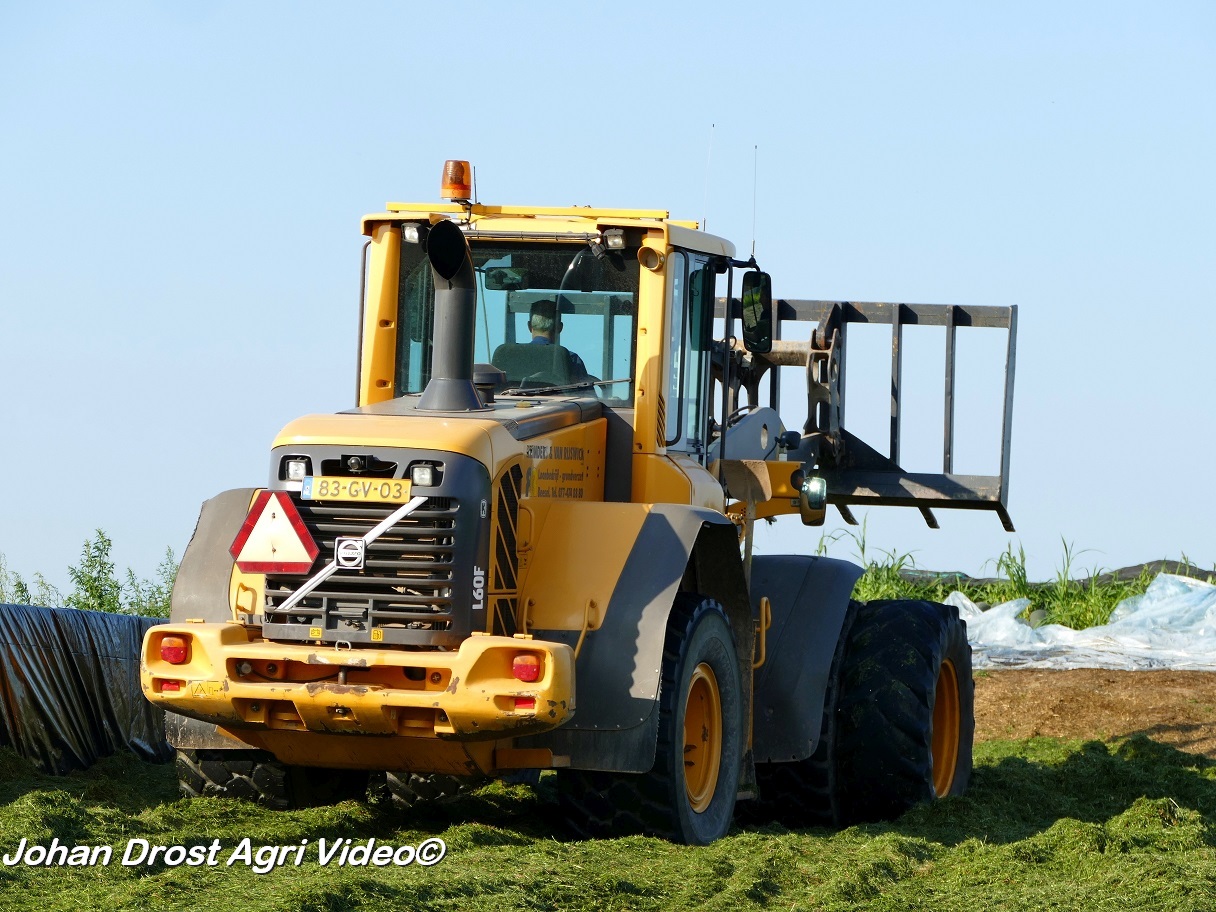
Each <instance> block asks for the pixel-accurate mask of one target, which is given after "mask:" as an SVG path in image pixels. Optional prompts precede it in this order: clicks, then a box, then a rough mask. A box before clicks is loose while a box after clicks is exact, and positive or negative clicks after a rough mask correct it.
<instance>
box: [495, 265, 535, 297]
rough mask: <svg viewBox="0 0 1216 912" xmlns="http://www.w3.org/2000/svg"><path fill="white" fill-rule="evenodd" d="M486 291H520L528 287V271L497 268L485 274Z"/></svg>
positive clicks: (503, 267) (506, 267)
mask: <svg viewBox="0 0 1216 912" xmlns="http://www.w3.org/2000/svg"><path fill="white" fill-rule="evenodd" d="M485 283H486V291H519V290H520V289H521V288H527V287H528V271H527V270H526V269H512V268H511V267H510V266H495V267H494V268H493V269H487V270H486V272H485Z"/></svg>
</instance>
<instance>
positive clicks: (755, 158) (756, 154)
mask: <svg viewBox="0 0 1216 912" xmlns="http://www.w3.org/2000/svg"><path fill="white" fill-rule="evenodd" d="M759 159H760V146H758V145H755V146H752V259H753V260H754V259H755V258H756V175H757V173H759V166H758V162H759Z"/></svg>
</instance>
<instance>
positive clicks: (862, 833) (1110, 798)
mask: <svg viewBox="0 0 1216 912" xmlns="http://www.w3.org/2000/svg"><path fill="white" fill-rule="evenodd" d="M52 835H54V836H58V837H59V838H60V840H67V841H73V842H80V843H88V844H93V845H95V844H110V845H115V846H118V847H119V850H120V851H121V846H123V845H125V843H126V840H127V839H128V838H131V837H142V838H146V839H148V840H150V841H151V842H153V843H165V844H172V843H184V844H208V843H210V841H211V840H212V839H219V840H220V842H221V844H222V845H223V846H224V851H223V852H221V854H220V858H221V860H223V858H224V857H225V856H226V854H227V853H228V852H229V851H231V849H232V848H234V847H235V846H236V845H237V844H238V843H239V841H240V840H241V839H242V838H244V837H246V836H248V837H251V838H252V839H253V840H254V842H255V843H256V844H260V843H270V844H298V843H299V841H300V840H302V839H309V840H310V841H311V842H310V845H313V846H315V845H316V842H317V840H318V839H319V838H321V837H325V838H326V839H329V840H332V839H335V838H340V837H351V838H355V839H367V838H369V837H373V836H374V837H376V838H377V839H380V840H383V841H387V842H389V843H392V844H398V845H399V844H406V843H411V844H417V843H419V842H420V841H422V840H423V839H426V838H428V837H433V836H438V837H440V838H442V839H444V840H445V841H446V842H447V846H448V852H447V856H446V858H444V860H443V861H441V862H440V863H439V864H437V865H435V866H434V867H430V868H421V867H418V866H416V865H414V866H410V867H405V868H392V867H388V868H370V867H368V868H356V867H338V866H336V865H333V864H331V865H330V866H328V867H321V866H319V865H318V864H317V863H316V862H315V857H316V855H315V852H314V853H311V854H310V855H309V860H308V861H306V862H305V864H304V865H302V866H301V867H299V868H296V867H287V868H279V869H276V870H274V871H272V872H271V873H268V874H266V875H264V876H260V875H257V874H255V873H253V872H252V871H251V870H249V869H248V868H244V867H242V866H237V867H232V868H224V867H218V868H196V869H188V868H184V867H182V868H166V867H164V866H163V865H160V866H156V867H152V868H147V867H137V868H124V867H122V866H120V865H119V864H118V858H117V856H116V858H115V860H114V862H113V863H112V864H111V865H110V866H108V867H96V868H77V869H67V868H62V869H35V868H26V867H13V868H2V867H0V909H5V910H7V909H14V910H16V909H39V910H45V912H53V910H61V909H63V910H66V909H114V908H122V909H149V910H151V909H196V910H214V912H219V910H230V909H271V910H280V909H281V910H293V909H303V910H327V912H336V910H345V909H356V908H382V909H392V910H394V912H397V910H406V909H415V908H427V909H437V910H444V909H453V910H455V909H473V910H493V912H503V910H511V909H526V910H546V909H656V910H658V909H701V908H705V909H751V908H768V909H781V910H789V909H855V908H859V907H864V908H867V909H879V910H887V909H889V910H905V909H933V910H967V912H973V910H975V909H977V908H982V909H984V910H1014V909H1027V910H1031V909H1033V910H1040V909H1045V908H1051V909H1086V910H1089V909H1118V910H1129V909H1160V910H1171V912H1175V910H1201V909H1202V910H1210V909H1212V908H1213V907H1214V906H1216V762H1213V761H1207V760H1204V759H1203V758H1199V757H1195V756H1192V755H1188V754H1184V753H1180V752H1178V751H1176V750H1173V749H1171V748H1169V747H1164V746H1161V745H1158V744H1156V743H1154V742H1152V741H1149V740H1147V739H1145V738H1143V737H1136V738H1132V739H1130V740H1127V741H1125V742H1112V743H1110V744H1103V743H1100V742H1087V743H1080V742H1058V741H1052V740H1046V739H1036V740H1032V741H1026V742H1017V743H1012V742H988V743H984V744H980V745H977V765H976V770H975V774H974V777H973V780H972V787H971V789H970V791H969V793H968V795H967V796H966V797H964V798H955V799H948V800H946V801H942V802H938V803H937V804H935V805H932V806H928V807H923V808H918V809H915V810H914V811H912V812H910V813H909V814H907V815H905V816H904V817H903V818H902V819H900V820H899V821H897V822H895V823H893V824H887V825H875V826H866V827H855V828H852V829H849V830H845V831H843V832H838V833H833V832H829V831H826V830H815V829H812V830H806V831H790V830H786V829H784V828H781V827H776V826H773V827H763V828H746V829H738V830H735V831H733V832H732V833H731V834H730V835H729V836H728V837H727V838H725V839H723V840H721V841H719V842H718V843H716V844H714V845H712V846H708V847H704V848H697V847H687V846H676V845H671V844H669V843H666V842H663V841H660V840H655V839H649V838H641V837H635V838H626V839H615V840H602V841H598V842H576V841H570V840H569V839H568V838H567V837H566V836H565V835H564V834H563V831H562V828H561V826H560V821H558V819H557V815H556V806H555V803H554V800H553V795H552V791H551V787H550V782H549V781H548V779H547V778H546V779H545V780H542V783H541V786H540V788H539V789H536V790H532V789H529V788H526V787H523V786H513V787H508V786H504V785H502V784H494V785H490V786H487V787H486V788H484V789H482V790H481V791H480V792H478V793H476V794H475V795H473V796H471V797H468V798H463V799H461V800H459V801H457V802H454V803H452V804H449V805H445V806H442V807H439V808H435V809H432V810H430V811H427V812H416V813H415V814H413V815H411V816H409V817H401V816H398V815H396V814H394V813H393V812H392V811H391V810H390V809H389V808H387V807H384V806H381V805H375V804H364V803H356V802H347V803H344V804H341V805H337V806H335V807H331V808H320V809H314V810H308V811H296V812H290V813H274V812H270V811H265V810H262V809H260V808H257V807H251V806H248V805H243V804H240V803H236V802H230V801H225V800H218V799H202V800H195V801H192V802H186V801H180V800H178V799H177V798H176V797H175V795H174V780H173V771H172V769H171V768H170V767H167V766H151V765H147V764H143V763H140V762H138V761H136V760H134V759H132V758H130V757H113V758H109V759H107V760H105V761H103V762H102V763H101V764H99V765H98V766H96V767H95V768H93V769H92V770H89V771H88V772H86V773H81V774H78V775H74V776H69V777H65V778H51V777H46V776H41V775H39V774H38V773H36V772H34V771H33V770H32V768H31V767H29V766H28V765H27V764H25V763H24V762H23V761H20V760H18V759H16V758H15V757H14V756H13V755H12V754H10V753H7V752H0V850H3V851H4V852H11V851H12V848H13V846H14V845H15V844H16V842H17V841H18V840H19V839H20V838H21V837H22V836H25V837H27V838H29V839H31V840H35V841H38V840H42V841H49V839H50V838H51V836H52Z"/></svg>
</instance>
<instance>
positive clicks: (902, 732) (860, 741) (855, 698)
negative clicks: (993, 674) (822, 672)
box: [746, 601, 975, 827]
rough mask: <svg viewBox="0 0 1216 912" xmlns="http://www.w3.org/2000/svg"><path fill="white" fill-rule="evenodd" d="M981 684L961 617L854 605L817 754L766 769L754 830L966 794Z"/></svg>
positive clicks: (844, 819)
mask: <svg viewBox="0 0 1216 912" xmlns="http://www.w3.org/2000/svg"><path fill="white" fill-rule="evenodd" d="M974 695H975V690H974V682H973V681H972V679H971V648H970V646H968V644H967V626H966V623H965V622H963V621H962V620H961V619H960V618H959V616H958V610H957V609H955V608H952V607H950V606H948V605H939V604H937V603H935V602H923V601H875V602H869V603H858V602H852V603H850V605H849V610H848V614H847V615H846V617H845V623H844V627H843V629H842V630H841V639H840V642H839V643H838V644H837V647H836V656H835V658H834V659H833V661H832V669H831V673H830V675H829V680H828V691H827V695H826V698H825V704H824V712H823V727H822V730H821V733H820V739H819V744H818V745H817V747H816V749H815V753H814V754H813V755H811V756H810V757H809V758H807V759H806V760H801V761H798V762H795V763H765V764H758V765H757V767H756V780H757V785H758V786H759V792H760V794H759V798H758V799H757V800H756V801H754V802H750V803H749V805H750V806H748V807H747V815H746V819H747V820H748V821H750V822H759V821H761V820H764V821H767V820H776V821H779V822H781V823H783V824H785V825H786V826H790V827H806V826H825V827H831V826H850V825H852V824H855V823H864V822H870V821H875V820H889V819H892V818H894V817H898V816H899V815H900V814H902V813H903V812H904V811H906V810H908V809H909V808H910V807H912V806H913V805H915V804H918V803H921V802H926V801H932V800H934V798H938V797H945V796H946V795H959V794H962V792H963V791H964V790H965V789H966V787H967V782H968V780H969V778H970V776H971V745H972V737H973V734H974V730H975V710H974Z"/></svg>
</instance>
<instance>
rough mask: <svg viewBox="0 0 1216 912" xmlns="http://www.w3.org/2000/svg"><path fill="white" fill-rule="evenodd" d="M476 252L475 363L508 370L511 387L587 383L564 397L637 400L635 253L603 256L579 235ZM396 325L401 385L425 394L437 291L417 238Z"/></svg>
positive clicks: (490, 244) (476, 245)
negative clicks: (574, 240) (577, 238)
mask: <svg viewBox="0 0 1216 912" xmlns="http://www.w3.org/2000/svg"><path fill="white" fill-rule="evenodd" d="M470 249H471V251H472V254H473V267H474V270H475V272H476V277H477V328H476V332H475V342H474V361H475V362H477V363H489V364H493V365H494V366H495V367H497V368H499V369H500V370H502V371H503V372H504V373H505V374H506V375H507V383H506V386H507V387H509V388H518V389H524V390H527V389H536V390H544V389H545V388H548V387H553V386H574V385H580V384H581V385H582V386H581V388H580V389H579V390H578V391H577V393H576V392H574V391H568V392H567V395H569V394H577V395H598V396H599V397H600V398H602V399H605V400H607V401H608V402H609V404H614V405H621V406H625V405H631V404H632V399H633V384H632V382H631V380H632V377H633V364H634V326H635V323H636V313H637V294H638V274H639V265H638V260H637V256H636V253H637V251H636V250H629V249H625V250H611V251H601V255H600V256H596V254H595V253H594V252H593V251H592V249H591V247H590V246H589V245H588V244H587V243H586V242H582V241H580V242H578V243H520V242H507V241H500V240H493V241H489V240H485V241H482V240H478V239H471V243H470ZM397 325H398V326H399V327H401V335H400V337H399V340H398V345H397V389H398V390H400V391H401V393H402V394H410V393H420V392H422V391H423V390H424V389H425V388H426V384H427V381H428V380H430V376H431V347H432V341H433V339H434V325H435V294H434V284H433V281H432V277H431V269H430V266H429V265H428V263H427V260H426V256H425V255H424V253H423V251H422V247H421V245H419V244H409V243H403V244H402V245H401V284H400V288H399V292H398V322H397ZM587 384H595V385H594V386H588V385H587ZM555 395H557V394H556V393H555Z"/></svg>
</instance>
